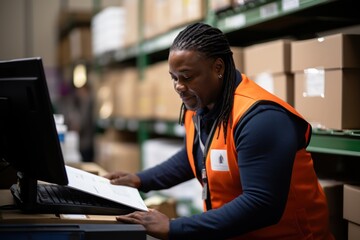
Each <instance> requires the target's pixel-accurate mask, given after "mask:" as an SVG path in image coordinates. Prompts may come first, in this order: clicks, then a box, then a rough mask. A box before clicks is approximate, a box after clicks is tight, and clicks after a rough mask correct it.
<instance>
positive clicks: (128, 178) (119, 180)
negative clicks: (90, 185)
mask: <svg viewBox="0 0 360 240" xmlns="http://www.w3.org/2000/svg"><path fill="white" fill-rule="evenodd" d="M104 177H105V178H107V179H109V180H110V182H111V184H114V185H124V186H129V187H134V188H139V187H140V184H141V181H140V178H139V177H138V176H137V175H136V174H134V173H127V172H120V171H118V172H112V173H108V174H106V175H105V176H104Z"/></svg>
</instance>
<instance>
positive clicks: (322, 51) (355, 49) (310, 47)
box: [291, 34, 360, 72]
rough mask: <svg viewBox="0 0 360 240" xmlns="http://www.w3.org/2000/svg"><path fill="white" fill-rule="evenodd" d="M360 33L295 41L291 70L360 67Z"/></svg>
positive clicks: (292, 48) (292, 47)
mask: <svg viewBox="0 0 360 240" xmlns="http://www.w3.org/2000/svg"><path fill="white" fill-rule="evenodd" d="M359 53H360V35H355V34H335V35H330V36H326V37H324V38H320V39H317V38H316V39H315V38H314V39H308V40H302V41H293V42H292V44H291V71H292V72H298V71H303V70H304V69H307V68H319V67H320V68H323V69H339V68H340V69H343V68H359V67H360V54H359Z"/></svg>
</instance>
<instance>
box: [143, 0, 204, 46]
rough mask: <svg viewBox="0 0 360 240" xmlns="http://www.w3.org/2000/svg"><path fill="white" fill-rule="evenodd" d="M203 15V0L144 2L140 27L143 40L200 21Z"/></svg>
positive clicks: (155, 0) (149, 0) (151, 0)
mask: <svg viewBox="0 0 360 240" xmlns="http://www.w3.org/2000/svg"><path fill="white" fill-rule="evenodd" d="M205 13H206V4H205V0H192V1H184V0H171V1H170V0H145V1H144V12H143V16H144V21H143V25H142V26H143V31H144V32H143V33H144V38H145V39H149V38H153V37H156V36H158V35H161V34H164V33H166V32H167V31H169V30H170V29H174V28H177V27H180V26H184V25H186V24H188V23H190V22H194V21H201V20H203V19H204V18H205Z"/></svg>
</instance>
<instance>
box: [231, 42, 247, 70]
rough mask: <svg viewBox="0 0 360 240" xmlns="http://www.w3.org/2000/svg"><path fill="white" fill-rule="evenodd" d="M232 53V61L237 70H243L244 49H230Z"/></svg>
mask: <svg viewBox="0 0 360 240" xmlns="http://www.w3.org/2000/svg"><path fill="white" fill-rule="evenodd" d="M230 48H231V51H232V52H233V59H234V63H235V67H236V69H237V70H239V71H240V72H242V71H243V70H244V49H243V48H242V47H234V46H232V47H230Z"/></svg>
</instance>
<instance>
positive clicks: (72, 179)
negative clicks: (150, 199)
mask: <svg viewBox="0 0 360 240" xmlns="http://www.w3.org/2000/svg"><path fill="white" fill-rule="evenodd" d="M65 167H66V173H67V176H68V179H69V184H68V186H69V187H72V188H75V189H77V190H80V191H84V192H87V193H90V194H93V195H95V196H98V197H102V198H105V199H108V200H111V201H114V202H117V203H121V204H123V205H126V206H129V207H132V208H134V209H137V210H142V211H148V208H147V207H146V205H145V203H144V201H143V199H142V198H141V196H140V193H139V191H138V190H137V189H136V188H132V187H128V186H121V185H113V184H111V183H110V180H109V179H107V178H104V177H101V176H98V175H95V174H92V173H89V172H86V171H83V170H80V169H77V168H73V167H70V166H65Z"/></svg>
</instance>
